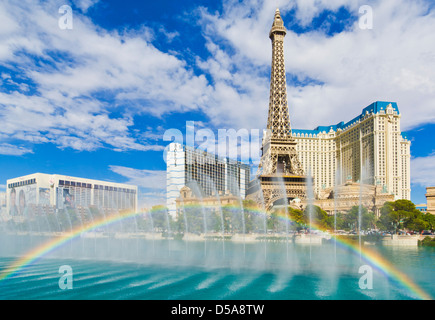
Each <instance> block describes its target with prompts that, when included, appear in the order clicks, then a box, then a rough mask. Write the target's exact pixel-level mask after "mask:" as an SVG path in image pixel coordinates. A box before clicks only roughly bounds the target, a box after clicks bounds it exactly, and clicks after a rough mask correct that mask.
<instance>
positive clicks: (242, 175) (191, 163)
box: [166, 143, 250, 216]
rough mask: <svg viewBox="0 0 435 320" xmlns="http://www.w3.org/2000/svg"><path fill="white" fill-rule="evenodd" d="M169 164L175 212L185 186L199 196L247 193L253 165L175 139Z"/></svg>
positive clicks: (171, 207) (170, 206)
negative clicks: (183, 143) (182, 143)
mask: <svg viewBox="0 0 435 320" xmlns="http://www.w3.org/2000/svg"><path fill="white" fill-rule="evenodd" d="M166 165H167V171H166V181H167V185H166V186H167V207H168V210H169V213H170V214H171V215H172V216H175V214H176V210H177V208H176V199H177V198H179V197H180V191H181V189H182V188H183V187H185V186H187V187H188V188H189V189H190V190H192V192H193V193H194V195H195V196H196V197H199V198H205V197H209V196H218V195H219V194H228V193H230V194H232V195H235V196H240V197H241V198H242V199H244V198H245V197H246V191H247V187H248V183H249V179H250V167H249V165H247V164H244V163H242V162H240V161H235V160H232V159H229V158H222V157H218V156H217V155H214V154H212V153H208V152H205V151H203V150H199V149H195V148H193V147H189V146H184V145H181V144H179V143H171V144H169V147H168V151H167V154H166Z"/></svg>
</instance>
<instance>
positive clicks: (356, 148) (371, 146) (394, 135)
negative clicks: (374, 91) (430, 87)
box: [292, 101, 411, 200]
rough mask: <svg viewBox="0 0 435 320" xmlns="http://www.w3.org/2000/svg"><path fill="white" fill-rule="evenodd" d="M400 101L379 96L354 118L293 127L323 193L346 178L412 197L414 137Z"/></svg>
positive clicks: (300, 153)
mask: <svg viewBox="0 0 435 320" xmlns="http://www.w3.org/2000/svg"><path fill="white" fill-rule="evenodd" d="M400 118H401V115H400V112H399V108H398V106H397V103H395V102H384V101H377V102H374V103H372V104H371V105H369V106H368V107H366V108H364V109H363V110H362V112H361V114H360V115H358V116H357V117H355V118H354V119H352V120H351V121H349V122H347V123H344V122H340V123H338V124H336V125H331V126H320V127H317V128H315V129H314V130H298V129H292V136H293V137H294V138H295V139H296V142H297V145H296V149H297V153H298V156H299V160H300V162H301V164H302V166H303V168H304V171H305V173H306V174H308V173H311V175H312V176H313V178H314V188H315V192H316V194H317V195H319V194H320V193H321V192H322V190H325V189H328V188H331V187H334V186H335V185H343V184H344V183H345V182H346V181H349V180H350V181H353V182H360V181H361V182H362V183H364V184H368V185H375V186H380V187H381V188H382V190H383V192H384V193H387V194H392V195H394V197H395V199H408V200H410V199H411V179H410V159H411V154H410V147H411V142H410V141H409V140H408V139H407V138H406V135H404V134H403V133H402V132H401V128H400Z"/></svg>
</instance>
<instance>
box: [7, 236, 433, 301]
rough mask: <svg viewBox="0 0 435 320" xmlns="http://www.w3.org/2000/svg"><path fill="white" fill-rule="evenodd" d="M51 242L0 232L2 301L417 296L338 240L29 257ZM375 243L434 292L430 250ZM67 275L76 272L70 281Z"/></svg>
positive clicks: (89, 248)
mask: <svg viewBox="0 0 435 320" xmlns="http://www.w3.org/2000/svg"><path fill="white" fill-rule="evenodd" d="M50 241H52V240H51V239H50V238H48V237H42V236H31V237H30V236H28V235H27V236H10V235H9V236H6V235H2V236H0V279H2V280H0V299H2V300H7V299H49V300H51V299H111V300H112V299H151V300H153V299H159V300H160V299H162V300H167V299H170V300H176V299H183V300H189V299H195V300H216V299H230V300H232V299H234V300H239V299H244V300H268V299H274V300H287V299H290V300H297V299H304V300H305V299H315V300H317V299H331V300H337V299H339V300H341V299H346V300H347V299H358V300H365V299H380V300H385V299H388V300H409V299H419V298H420V297H419V296H418V294H416V293H415V292H414V291H413V290H411V289H410V288H409V287H408V286H406V285H405V284H404V283H403V282H402V281H401V279H400V277H399V278H398V277H396V276H394V275H393V274H389V273H388V272H386V270H379V269H378V268H376V265H374V264H373V265H372V263H371V261H370V259H368V260H367V259H361V258H360V255H359V254H358V252H356V251H354V250H352V249H349V248H346V247H343V246H339V245H336V244H334V243H329V244H321V245H306V244H294V243H289V242H286V241H284V242H275V243H270V242H269V243H263V242H258V243H234V242H231V241H224V242H223V241H206V242H185V241H175V240H159V241H151V240H144V239H128V238H126V239H115V238H112V239H110V238H94V239H92V238H80V237H79V238H77V239H75V240H73V241H68V242H66V243H64V244H63V245H62V246H60V247H58V248H56V249H55V250H52V251H49V252H48V253H47V252H45V253H44V254H43V255H40V256H35V255H34V256H32V255H31V254H29V252H32V249H35V248H39V247H41V245H43V244H47V243H49V242H50ZM371 248H372V249H376V250H377V252H378V253H379V254H381V255H382V256H383V257H384V258H385V259H386V261H388V263H389V264H390V265H391V266H393V267H394V268H395V269H397V270H399V271H400V273H401V274H405V275H406V276H407V277H408V279H409V280H410V281H411V282H412V284H413V285H414V286H415V287H417V288H419V289H420V290H422V291H424V292H426V293H427V294H428V295H430V296H431V297H435V250H434V248H422V247H412V248H409V247H379V248H376V247H375V248H373V247H371ZM23 257H24V258H26V257H27V258H29V261H30V260H31V261H30V262H31V263H28V264H25V263H22V264H21V265H19V266H20V267H21V268H20V269H17V270H14V272H12V273H11V274H10V275H8V276H7V277H5V278H2V276H1V274H2V273H3V275H5V273H4V272H5V271H6V270H7V268H8V267H9V266H10V265H12V264H14V263H16V262H17V261H18V259H20V258H23ZM33 258H38V259H36V260H33ZM61 266H68V267H69V268H70V269H69V270H70V271H71V273H70V274H69V273H66V274H65V273H63V272H59V268H60V267H61ZM361 266H369V267H370V268H371V270H372V271H373V274H372V286H373V287H372V289H370V288H368V289H367V288H366V289H363V288H361V286H360V282H361V277H363V276H364V275H365V274H364V273H360V272H359V271H360V267H361ZM65 275H71V277H70V278H68V279H66V280H65V278H62V277H63V276H65ZM59 280H62V283H67V282H68V281H70V283H71V284H72V288H71V289H68V288H66V289H61V287H62V286H60V285H59ZM63 280H65V281H67V282H64V281H63ZM365 283H367V282H365Z"/></svg>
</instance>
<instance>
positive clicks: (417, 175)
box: [411, 154, 435, 187]
mask: <svg viewBox="0 0 435 320" xmlns="http://www.w3.org/2000/svg"><path fill="white" fill-rule="evenodd" d="M411 183H412V184H415V185H420V186H422V187H431V186H434V185H435V154H432V155H429V156H427V157H417V158H413V159H411Z"/></svg>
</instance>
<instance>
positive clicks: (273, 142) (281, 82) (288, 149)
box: [248, 9, 306, 210]
mask: <svg viewBox="0 0 435 320" xmlns="http://www.w3.org/2000/svg"><path fill="white" fill-rule="evenodd" d="M286 33H287V31H286V29H285V27H284V22H283V21H282V18H281V13H280V12H279V9H276V11H275V17H274V19H273V24H272V28H271V29H270V32H269V38H270V40H271V41H272V70H271V74H270V97H269V115H268V119H267V129H268V130H267V131H266V134H265V135H264V136H263V144H262V147H261V150H262V156H261V160H260V164H259V166H258V172H257V178H256V180H255V181H256V182H255V181H254V182H255V183H254V182H253V183H252V184H250V187H249V189H248V198H250V199H255V201H258V202H259V203H263V204H264V206H265V207H266V208H267V209H268V210H269V209H270V208H271V207H273V205H274V203H276V202H277V201H278V200H280V201H284V202H283V203H284V204H289V203H290V202H289V201H290V200H292V199H295V198H299V199H301V198H304V197H305V193H306V177H305V176H304V170H303V168H302V165H301V163H300V161H299V158H298V155H297V151H296V140H295V138H293V136H292V132H291V126H290V116H289V110H288V105H287V83H286V79H285V68H284V37H285V35H286ZM256 183H259V186H260V187H258V184H257V185H256Z"/></svg>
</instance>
